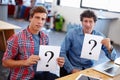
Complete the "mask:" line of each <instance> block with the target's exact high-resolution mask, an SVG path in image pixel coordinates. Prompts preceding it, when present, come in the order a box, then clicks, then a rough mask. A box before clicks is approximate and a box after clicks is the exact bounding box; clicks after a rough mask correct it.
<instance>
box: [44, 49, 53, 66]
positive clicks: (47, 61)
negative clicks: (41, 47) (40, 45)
mask: <svg viewBox="0 0 120 80" xmlns="http://www.w3.org/2000/svg"><path fill="white" fill-rule="evenodd" d="M48 53H50V54H51V56H50V58H49V59H48V61H47V64H46V67H48V66H49V65H48V63H49V61H50V60H51V59H52V58H53V56H54V53H53V52H52V51H47V52H46V53H45V56H47V55H48Z"/></svg>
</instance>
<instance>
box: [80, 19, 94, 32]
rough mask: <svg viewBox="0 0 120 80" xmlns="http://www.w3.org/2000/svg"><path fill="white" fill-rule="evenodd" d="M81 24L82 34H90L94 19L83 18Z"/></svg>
mask: <svg viewBox="0 0 120 80" xmlns="http://www.w3.org/2000/svg"><path fill="white" fill-rule="evenodd" d="M81 23H82V27H83V32H84V33H88V34H91V33H92V31H93V28H94V25H95V22H94V19H93V18H86V17H84V18H83V20H82V22H81Z"/></svg>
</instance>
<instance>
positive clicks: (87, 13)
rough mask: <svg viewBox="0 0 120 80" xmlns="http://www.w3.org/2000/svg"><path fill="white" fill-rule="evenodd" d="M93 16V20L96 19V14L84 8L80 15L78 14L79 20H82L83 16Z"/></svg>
mask: <svg viewBox="0 0 120 80" xmlns="http://www.w3.org/2000/svg"><path fill="white" fill-rule="evenodd" d="M85 17H86V18H93V19H94V22H96V21H97V16H96V15H95V13H94V12H93V11H91V10H85V11H84V12H83V13H82V14H81V15H80V20H81V21H83V18H85Z"/></svg>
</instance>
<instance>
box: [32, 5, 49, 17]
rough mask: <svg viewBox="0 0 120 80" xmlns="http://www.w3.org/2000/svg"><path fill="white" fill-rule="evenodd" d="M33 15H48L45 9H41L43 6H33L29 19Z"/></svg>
mask: <svg viewBox="0 0 120 80" xmlns="http://www.w3.org/2000/svg"><path fill="white" fill-rule="evenodd" d="M35 13H46V14H48V12H47V9H46V8H45V7H43V6H35V7H33V8H32V9H31V10H30V17H33V15H34V14H35Z"/></svg>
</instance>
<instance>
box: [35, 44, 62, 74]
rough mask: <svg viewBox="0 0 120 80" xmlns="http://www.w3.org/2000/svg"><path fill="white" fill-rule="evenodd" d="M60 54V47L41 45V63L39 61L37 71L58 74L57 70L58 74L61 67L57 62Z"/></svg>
mask: <svg viewBox="0 0 120 80" xmlns="http://www.w3.org/2000/svg"><path fill="white" fill-rule="evenodd" d="M59 53H60V47H59V46H48V45H40V50H39V56H40V61H38V64H37V71H50V72H52V73H55V74H56V70H57V72H58V71H59V66H58V64H57V60H56V59H57V58H58V57H59ZM58 73H59V72H58ZM58 76H59V75H58Z"/></svg>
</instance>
